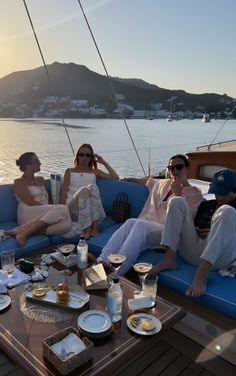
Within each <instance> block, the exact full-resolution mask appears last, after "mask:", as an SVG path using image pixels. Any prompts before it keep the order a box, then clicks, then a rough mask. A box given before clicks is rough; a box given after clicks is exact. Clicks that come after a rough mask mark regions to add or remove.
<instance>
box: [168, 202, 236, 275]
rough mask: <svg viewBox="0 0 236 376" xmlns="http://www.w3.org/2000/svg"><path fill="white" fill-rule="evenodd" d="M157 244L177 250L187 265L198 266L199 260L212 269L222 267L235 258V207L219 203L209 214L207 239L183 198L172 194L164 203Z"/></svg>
mask: <svg viewBox="0 0 236 376" xmlns="http://www.w3.org/2000/svg"><path fill="white" fill-rule="evenodd" d="M161 244H162V245H165V246H167V247H169V248H171V249H172V250H173V251H175V252H176V251H177V249H178V251H179V253H180V255H181V256H182V257H183V259H184V260H185V261H186V262H187V263H189V264H192V265H195V266H198V265H199V264H200V261H201V259H203V260H206V261H208V262H210V264H211V265H212V270H219V269H221V268H225V267H226V266H228V265H230V264H231V263H232V262H233V261H234V260H235V259H236V210H235V209H234V208H232V207H231V206H229V205H223V206H221V207H220V208H219V209H218V210H217V211H216V212H215V214H214V215H213V218H212V222H211V230H210V232H209V234H208V236H207V238H206V239H201V238H200V237H199V236H198V235H197V231H196V229H195V226H194V221H193V218H192V215H191V213H190V210H189V208H188V205H187V203H186V201H185V199H184V198H182V197H173V198H172V199H171V200H170V201H169V203H168V206H167V217H166V223H165V226H164V229H163V234H162V239H161Z"/></svg>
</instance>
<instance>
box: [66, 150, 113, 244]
mask: <svg viewBox="0 0 236 376" xmlns="http://www.w3.org/2000/svg"><path fill="white" fill-rule="evenodd" d="M98 163H100V164H102V165H103V166H104V167H105V168H106V169H107V171H108V172H104V171H101V170H99V169H98V168H97V164H98ZM97 178H104V179H115V180H118V179H119V176H118V175H117V173H116V172H115V171H114V170H113V168H112V167H111V166H110V165H109V164H108V163H107V162H106V161H105V160H104V159H103V158H102V157H101V156H100V155H98V154H94V151H93V148H92V146H91V145H89V144H82V145H80V146H79V147H78V149H77V152H76V155H75V158H74V168H68V169H67V170H66V172H65V175H64V181H63V185H62V191H61V203H62V204H66V205H67V206H68V208H69V211H70V215H71V218H72V221H73V222H74V225H75V228H76V230H77V232H84V235H85V237H86V238H89V237H90V236H96V235H98V234H99V229H98V226H99V224H100V223H101V222H102V220H103V219H104V218H105V216H106V215H105V212H104V209H103V207H102V202H101V197H100V193H99V189H98V187H97V185H96V181H97Z"/></svg>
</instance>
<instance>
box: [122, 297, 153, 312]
mask: <svg viewBox="0 0 236 376" xmlns="http://www.w3.org/2000/svg"><path fill="white" fill-rule="evenodd" d="M128 305H129V309H131V311H135V310H136V309H142V308H150V307H152V306H153V301H152V298H151V296H142V297H138V298H135V299H129V300H128Z"/></svg>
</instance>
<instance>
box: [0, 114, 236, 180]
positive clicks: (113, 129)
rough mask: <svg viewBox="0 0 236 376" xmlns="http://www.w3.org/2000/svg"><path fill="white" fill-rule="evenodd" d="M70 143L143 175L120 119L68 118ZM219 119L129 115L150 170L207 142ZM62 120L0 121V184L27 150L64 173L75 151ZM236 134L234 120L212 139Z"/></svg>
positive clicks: (45, 171)
mask: <svg viewBox="0 0 236 376" xmlns="http://www.w3.org/2000/svg"><path fill="white" fill-rule="evenodd" d="M65 122H66V124H68V128H67V130H68V133H69V136H70V139H71V143H72V145H73V148H74V149H76V148H77V145H78V144H81V143H84V142H86V143H90V144H91V145H92V146H93V148H94V150H95V152H97V153H98V154H101V155H102V156H103V158H104V159H106V160H107V161H108V162H109V163H110V164H111V165H112V166H113V167H114V168H115V170H116V171H117V172H118V174H119V175H120V176H121V177H123V176H142V175H143V172H142V169H141V167H140V164H139V161H138V158H137V156H136V154H135V152H134V149H133V146H132V142H131V140H130V138H129V135H128V132H127V130H126V128H125V125H124V122H123V120H113V119H112V120H111V119H101V120H98V119H96V120H91V119H86V120H81V119H66V120H65ZM223 122H224V121H223V120H212V121H211V122H210V123H202V122H201V120H200V119H196V120H179V121H173V122H171V123H168V122H166V121H165V120H152V121H150V120H128V121H127V124H128V126H129V130H130V133H131V134H132V137H133V140H134V143H135V145H136V148H137V150H138V152H139V155H140V159H141V161H142V164H143V166H144V169H145V171H147V170H148V159H149V151H150V160H151V173H152V174H156V173H158V172H159V171H161V170H162V169H163V168H164V167H165V166H166V164H167V162H168V159H169V157H170V156H171V155H173V154H176V153H185V152H188V151H192V150H194V148H195V147H196V146H200V145H204V144H208V143H210V142H211V141H212V139H213V138H214V137H215V135H216V134H217V132H218V130H219V129H220V128H221V127H222V124H223ZM58 123H59V124H60V120H55V119H54V120H50V119H27V120H25V119H23V120H22V119H21V120H16V119H14V120H13V119H1V120H0V135H1V147H0V183H12V182H13V180H14V178H15V177H17V176H19V170H18V167H16V165H15V160H16V159H17V158H18V157H19V156H20V154H22V153H24V152H25V151H34V152H36V153H37V154H38V156H39V158H40V160H41V163H42V165H41V170H42V171H41V174H42V175H43V176H44V177H48V176H49V174H50V173H52V172H58V173H62V174H63V173H64V170H65V169H66V168H67V167H70V166H71V165H72V161H73V154H72V150H71V147H70V144H69V141H68V139H67V135H66V132H65V129H64V127H62V126H60V125H58ZM234 138H236V121H235V120H230V121H228V122H227V123H226V124H225V126H224V128H223V131H222V132H221V134H220V135H219V136H218V138H217V140H216V141H224V140H229V139H234Z"/></svg>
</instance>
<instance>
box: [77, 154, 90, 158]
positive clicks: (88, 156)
mask: <svg viewBox="0 0 236 376" xmlns="http://www.w3.org/2000/svg"><path fill="white" fill-rule="evenodd" d="M79 157H81V158H83V157H86V158H92V154H90V153H79Z"/></svg>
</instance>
